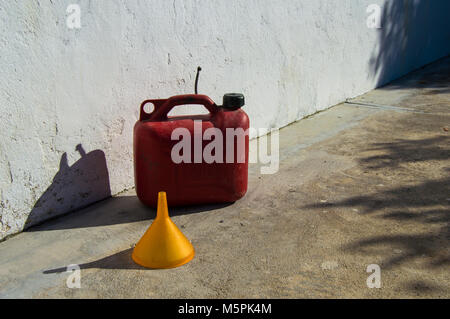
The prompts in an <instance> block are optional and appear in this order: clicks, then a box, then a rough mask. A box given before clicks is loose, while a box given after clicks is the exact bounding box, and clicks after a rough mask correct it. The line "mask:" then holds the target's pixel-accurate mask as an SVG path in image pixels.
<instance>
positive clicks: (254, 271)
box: [0, 58, 450, 298]
mask: <svg viewBox="0 0 450 319" xmlns="http://www.w3.org/2000/svg"><path fill="white" fill-rule="evenodd" d="M449 74H450V59H449V58H447V59H444V60H441V61H440V62H438V63H436V64H433V65H431V66H429V67H427V68H425V69H423V70H419V71H417V72H415V73H413V74H411V75H409V76H408V77H406V78H403V79H400V80H398V81H396V82H394V83H392V84H391V85H389V86H387V87H384V88H381V89H378V90H375V91H372V92H369V93H368V94H366V95H364V96H361V97H358V98H356V99H353V100H352V101H351V104H350V103H344V104H341V105H338V106H335V107H333V108H331V109H329V110H327V111H325V112H321V113H318V114H316V115H314V116H312V117H309V118H307V119H305V120H302V121H300V122H297V123H295V124H293V125H290V126H288V127H286V128H284V129H282V130H281V131H280V155H281V163H280V170H279V172H278V173H277V174H274V175H260V174H259V168H258V167H257V166H256V165H253V166H251V167H250V171H249V190H248V193H247V195H246V196H245V197H244V198H243V199H242V200H240V201H238V202H236V203H234V204H231V205H211V206H201V207H187V208H178V209H171V214H172V216H173V220H174V221H175V223H176V224H177V225H178V226H179V227H180V228H181V229H182V231H183V232H184V233H185V234H186V236H187V237H188V238H189V239H191V241H192V243H193V245H194V247H195V249H196V256H195V258H194V259H193V260H192V261H191V262H190V263H188V264H187V265H184V266H182V267H180V268H176V269H169V270H148V269H143V268H141V267H139V266H137V265H135V264H134V263H133V262H132V261H131V258H130V255H131V250H132V247H133V245H134V244H135V243H136V241H137V240H138V239H139V237H140V236H141V235H142V234H143V233H144V231H145V230H146V229H147V227H148V226H149V224H150V223H151V221H152V219H153V218H154V217H155V212H154V210H152V209H149V208H146V207H144V206H142V205H141V204H140V203H139V201H138V200H137V198H136V196H135V194H134V191H133V190H130V191H127V192H125V193H123V194H121V195H119V196H116V197H113V198H111V199H109V200H105V201H102V202H100V203H97V204H95V205H93V206H90V207H88V208H86V209H84V210H81V211H78V212H76V213H73V214H70V215H68V216H64V217H60V218H58V219H56V220H53V221H50V222H46V223H44V224H42V225H40V226H38V227H34V228H31V229H30V230H29V231H28V232H25V233H21V234H19V235H17V236H14V237H12V238H10V239H8V240H6V241H4V242H2V243H0V296H1V297H3V298H9V297H33V298H54V297H62V298H81V297H87V298H91V297H100V298H111V297H118V298H135V297H144V298H155V297H161V298H172V297H180V298H198V297H206V298H215V297H237V298H238V297H250V298H260V297H261V298H265V297H276V298H278V297H287V298H304V297H305V298H316V297H317V298H329V297H337V298H345V297H348V298H393V297H406V298H410V297H420V298H428V297H437V298H449V297H450V280H449V278H450V276H449V267H448V266H449V260H450V255H449V239H450V237H449V214H450V210H449V206H450V177H449V174H450V161H449V159H450V147H449V145H450V143H449V140H450V138H449V132H448V129H449V128H450V92H449V90H448V88H449V87H450V78H449ZM383 106H388V107H387V108H386V107H383ZM406 109H408V110H406ZM415 111H421V112H423V113H420V112H415ZM69 264H79V265H80V267H81V288H80V289H69V288H67V287H66V279H67V277H68V275H69V274H68V273H66V272H65V270H66V268H65V267H66V266H67V265H69ZM369 264H378V265H380V267H381V283H382V287H381V288H380V289H369V288H368V287H367V286H366V279H367V277H368V276H369V274H368V273H367V272H366V268H367V266H368V265H369Z"/></svg>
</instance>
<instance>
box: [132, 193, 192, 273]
mask: <svg viewBox="0 0 450 319" xmlns="http://www.w3.org/2000/svg"><path fill="white" fill-rule="evenodd" d="M194 255H195V252H194V247H192V244H191V242H190V241H189V240H188V239H187V238H186V237H185V236H184V235H183V233H182V232H181V231H180V230H179V229H178V227H177V226H176V225H175V224H174V222H173V221H172V220H171V219H170V217H169V211H168V209H167V198H166V193H165V192H159V193H158V210H157V213H156V218H155V220H154V221H153V223H152V224H151V226H150V227H149V228H148V229H147V231H146V232H145V234H144V236H142V238H141V239H140V240H139V242H138V243H137V244H136V246H135V247H134V250H133V254H132V255H131V257H132V258H133V260H134V262H135V263H137V264H139V265H141V266H144V267H147V268H174V267H178V266H181V265H184V264H186V263H188V262H189V261H191V260H192V258H194Z"/></svg>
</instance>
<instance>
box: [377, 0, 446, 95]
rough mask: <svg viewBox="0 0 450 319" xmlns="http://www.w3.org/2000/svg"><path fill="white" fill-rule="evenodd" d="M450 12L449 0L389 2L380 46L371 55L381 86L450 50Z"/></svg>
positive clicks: (380, 32)
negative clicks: (449, 13)
mask: <svg viewBox="0 0 450 319" xmlns="http://www.w3.org/2000/svg"><path fill="white" fill-rule="evenodd" d="M448 12H450V1H448V0H433V1H428V0H416V1H410V0H394V1H387V2H386V4H385V6H384V8H383V9H382V20H381V29H379V30H378V32H379V35H378V37H379V39H378V47H377V48H376V50H375V52H374V53H373V56H372V57H371V59H370V71H371V76H372V77H377V78H378V82H377V86H383V85H384V84H386V83H388V82H390V81H392V80H394V79H396V78H399V77H401V76H403V75H405V74H407V73H409V72H411V71H413V70H414V69H417V68H418V67H420V66H423V65H425V64H428V63H431V62H432V61H435V60H437V59H439V58H442V57H445V56H447V55H449V54H450V20H449V19H448Z"/></svg>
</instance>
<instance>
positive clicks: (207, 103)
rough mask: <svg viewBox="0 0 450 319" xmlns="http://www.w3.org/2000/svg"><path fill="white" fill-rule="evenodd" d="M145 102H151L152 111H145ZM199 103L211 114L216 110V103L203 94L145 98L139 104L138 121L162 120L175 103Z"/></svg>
mask: <svg viewBox="0 0 450 319" xmlns="http://www.w3.org/2000/svg"><path fill="white" fill-rule="evenodd" d="M147 103H153V105H154V106H155V109H154V110H153V112H152V113H146V112H145V111H144V106H145V104H147ZM186 104H201V105H203V106H204V107H205V108H206V109H207V110H208V111H209V113H211V114H214V113H216V112H217V109H218V108H217V105H216V103H214V102H213V100H211V99H210V98H209V97H208V96H206V95H203V94H184V95H176V96H172V97H171V98H168V99H158V100H145V101H144V102H142V104H141V113H140V119H139V120H140V121H145V120H152V121H164V120H167V114H168V113H169V112H170V110H172V109H173V108H174V107H175V106H177V105H186Z"/></svg>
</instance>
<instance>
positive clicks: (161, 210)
mask: <svg viewBox="0 0 450 319" xmlns="http://www.w3.org/2000/svg"><path fill="white" fill-rule="evenodd" d="M168 217H169V210H168V208H167V196H166V192H159V193H158V209H157V211H156V218H168Z"/></svg>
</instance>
